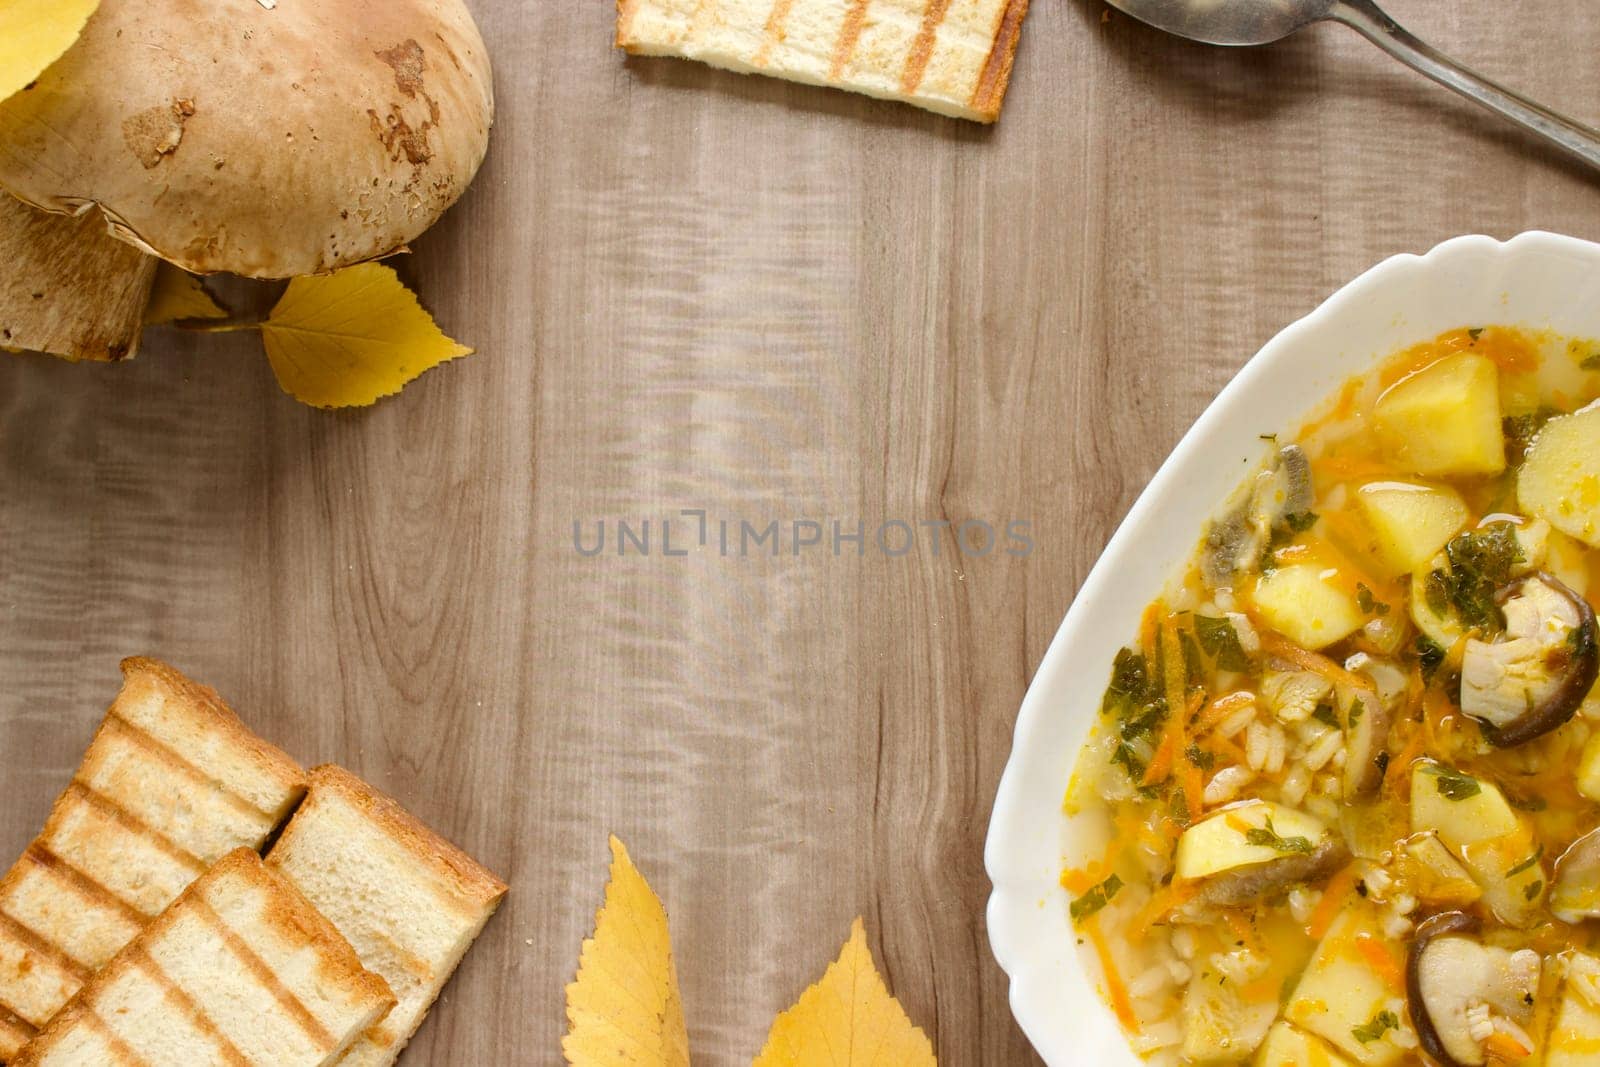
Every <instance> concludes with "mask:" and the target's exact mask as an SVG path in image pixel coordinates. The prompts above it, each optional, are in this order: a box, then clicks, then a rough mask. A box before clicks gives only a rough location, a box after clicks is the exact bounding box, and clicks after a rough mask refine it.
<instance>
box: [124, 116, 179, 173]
mask: <svg viewBox="0 0 1600 1067" xmlns="http://www.w3.org/2000/svg"><path fill="white" fill-rule="evenodd" d="M193 114H194V101H193V100H188V99H184V100H174V101H172V103H170V104H168V105H166V106H165V107H163V106H161V105H159V104H157V105H156V106H155V107H149V108H145V109H144V110H143V111H138V112H135V113H134V114H132V115H129V116H128V117H127V118H125V119H123V120H122V139H123V141H124V142H125V143H126V144H127V146H128V149H129V151H131V152H132V153H133V155H134V158H136V159H137V160H138V161H139V162H140V164H141V165H143V166H144V168H145V169H146V170H149V169H150V168H151V167H154V166H157V165H158V164H160V162H161V161H162V160H163V159H166V158H167V157H168V156H170V155H171V154H172V153H174V152H176V151H177V150H178V145H179V144H181V143H182V142H183V128H184V123H186V122H188V121H189V117H190V116H191V115H193Z"/></svg>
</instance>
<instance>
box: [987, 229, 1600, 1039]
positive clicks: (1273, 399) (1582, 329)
mask: <svg viewBox="0 0 1600 1067" xmlns="http://www.w3.org/2000/svg"><path fill="white" fill-rule="evenodd" d="M1491 323H1493V324H1506V325H1521V326H1529V327H1534V328H1539V327H1547V328H1550V329H1553V330H1555V331H1557V332H1560V333H1565V334H1573V335H1578V336H1583V337H1600V245H1596V244H1591V243H1589V242H1587V241H1579V240H1576V239H1575V238H1571V237H1559V236H1556V235H1554V234H1548V233H1525V234H1522V235H1521V236H1519V237H1516V238H1514V239H1512V240H1510V241H1507V242H1504V243H1502V242H1499V241H1495V240H1493V239H1492V238H1488V237H1458V238H1456V239H1454V240H1451V241H1446V242H1445V243H1444V244H1442V245H1439V246H1438V247H1437V248H1435V249H1434V250H1433V251H1431V252H1429V253H1428V254H1427V255H1425V256H1413V255H1402V256H1395V257H1394V258H1392V259H1388V260H1385V261H1384V262H1382V263H1380V264H1378V265H1377V266H1376V267H1373V268H1372V269H1371V270H1369V271H1367V272H1366V273H1365V274H1363V275H1361V277H1359V278H1357V279H1356V280H1355V281H1353V282H1351V283H1350V284H1349V285H1346V286H1345V287H1344V288H1343V289H1340V290H1339V291H1338V292H1337V293H1335V294H1333V296H1331V297H1329V298H1328V299H1327V300H1326V301H1325V302H1324V303H1323V304H1322V306H1321V307H1319V308H1317V310H1316V311H1314V312H1312V313H1311V314H1310V315H1307V316H1306V317H1305V318H1303V319H1301V320H1300V321H1299V322H1296V323H1295V324H1294V325H1292V326H1290V327H1288V328H1287V329H1285V330H1284V331H1283V332H1282V333H1280V334H1278V336H1276V337H1274V338H1273V339H1272V340H1271V341H1270V342H1268V343H1267V346H1266V347H1265V348H1263V349H1262V350H1261V351H1260V352H1258V353H1257V354H1256V356H1255V358H1254V359H1252V360H1251V361H1250V362H1249V363H1248V364H1247V365H1246V366H1245V368H1244V369H1243V370H1242V371H1240V372H1239V375H1238V376H1237V377H1236V378H1234V380H1233V381H1232V382H1231V383H1230V384H1229V385H1228V387H1227V388H1226V389H1224V390H1223V391H1222V394H1221V395H1220V396H1218V397H1217V399H1216V401H1215V402H1214V403H1213V404H1212V405H1211V407H1210V408H1208V409H1207V410H1206V413H1205V414H1204V415H1202V416H1201V417H1200V420H1199V421H1198V422H1196V423H1195V425H1194V428H1193V429H1191V430H1190V431H1189V433H1188V434H1187V435H1186V436H1185V437H1184V439H1183V440H1182V442H1180V443H1179V445H1178V447H1177V449H1175V450H1174V451H1173V453H1172V455H1171V456H1170V457H1169V458H1168V459H1167V462H1166V463H1165V464H1164V465H1163V466H1162V468H1161V470H1160V471H1159V472H1158V473H1157V474H1156V476H1155V478H1154V479H1152V480H1151V482H1150V485H1149V487H1148V488H1147V489H1146V490H1145V491H1144V494H1143V495H1142V496H1140V497H1139V500H1138V503H1136V504H1135V505H1134V506H1133V510H1132V511H1130V512H1129V513H1128V517H1127V519H1125V520H1124V521H1123V523H1122V527H1121V528H1120V529H1119V530H1118V531H1117V533H1116V536H1115V537H1113V538H1112V539H1111V543H1110V544H1109V545H1108V546H1107V547H1106V550H1105V553H1104V554H1103V555H1102V556H1101V557H1100V562H1099V563H1097V564H1096V565H1095V567H1094V570H1093V571H1091V572H1090V574H1089V577H1088V579H1087V580H1085V582H1084V583H1083V588H1082V589H1081V590H1080V591H1079V593H1078V596H1077V599H1076V600H1075V601H1074V602H1073V604H1072V608H1071V610H1070V611H1068V612H1067V617H1066V619H1065V620H1064V621H1063V622H1062V623H1061V629H1060V630H1058V631H1057V633H1056V637H1055V640H1054V641H1052V642H1051V643H1050V648H1049V649H1048V650H1047V651H1046V652H1045V656H1044V661H1043V662H1042V663H1041V664H1040V665H1039V672H1038V674H1037V675H1035V676H1034V679H1033V684H1032V685H1031V686H1030V687H1029V689H1028V695H1027V698H1026V699H1025V700H1024V701H1023V703H1022V711H1021V713H1020V714H1019V716H1018V719H1017V730H1016V736H1015V738H1014V741H1013V746H1012V751H1011V760H1010V762H1009V763H1007V765H1006V770H1005V775H1004V776H1003V777H1002V778H1001V780H1000V792H999V796H998V797H997V798H996V800H995V806H994V816H993V818H992V819H991V820H990V823H989V840H988V844H987V847H986V849H985V854H984V860H985V864H986V865H987V867H988V869H989V878H990V880H991V881H992V882H993V883H994V891H993V893H992V894H991V895H990V897H989V941H990V944H991V945H992V946H993V948H994V954H995V958H996V959H997V960H999V962H1000V966H1001V967H1002V968H1004V970H1005V971H1006V973H1007V974H1008V975H1010V977H1011V1010H1012V1012H1013V1013H1014V1014H1015V1015H1016V1017H1017V1022H1018V1023H1020V1024H1021V1026H1022V1029H1023V1031H1024V1032H1025V1033H1026V1034H1027V1035H1028V1039H1029V1040H1030V1041H1032V1042H1033V1045H1034V1048H1036V1049H1038V1051H1039V1054H1040V1055H1041V1056H1043V1057H1044V1059H1045V1061H1046V1062H1048V1063H1050V1064H1051V1065H1052V1067H1137V1065H1139V1064H1140V1063H1141V1062H1142V1061H1141V1060H1140V1059H1139V1058H1138V1057H1136V1056H1135V1055H1134V1054H1133V1053H1132V1051H1130V1050H1129V1048H1128V1045H1127V1042H1126V1040H1125V1039H1124V1037H1123V1035H1122V1032H1121V1030H1120V1029H1119V1028H1118V1026H1117V1023H1116V1020H1115V1018H1114V1017H1113V1016H1112V1014H1111V1011H1110V1009H1109V1008H1107V1007H1106V1006H1105V1004H1104V1003H1103V1002H1102V1000H1101V999H1100V996H1099V994H1098V993H1097V992H1096V991H1095V989H1094V987H1093V984H1092V983H1091V981H1090V980H1089V977H1088V975H1087V974H1086V973H1085V971H1084V969H1083V967H1082V965H1081V963H1080V958H1079V956H1078V952H1077V949H1076V947H1075V944H1074V936H1073V932H1072V929H1071V926H1070V923H1069V921H1068V917H1067V904H1068V897H1067V894H1066V892H1065V891H1064V890H1063V889H1062V888H1061V884H1060V876H1061V869H1062V866H1063V860H1064V857H1065V841H1066V835H1067V832H1068V821H1067V817H1066V816H1065V815H1064V814H1063V812H1062V799H1063V797H1064V796H1065V793H1066V787H1067V779H1068V776H1069V775H1070V774H1071V771H1072V766H1073V761H1074V760H1075V759H1076V757H1077V753H1078V749H1079V747H1080V746H1081V745H1082V744H1083V742H1084V739H1085V738H1086V737H1087V736H1088V733H1089V728H1090V726H1091V725H1092V724H1093V722H1094V719H1095V716H1096V712H1097V711H1098V709H1099V706H1100V697H1101V694H1102V692H1103V690H1104V688H1105V684H1106V682H1107V680H1108V679H1109V677H1110V670H1111V661H1112V657H1113V656H1115V654H1116V651H1117V649H1118V648H1121V647H1122V646H1123V645H1124V644H1126V643H1127V642H1128V641H1130V640H1132V639H1133V637H1134V635H1135V634H1136V633H1137V629H1138V621H1139V615H1140V613H1141V612H1142V611H1143V609H1144V607H1145V605H1146V604H1148V603H1149V602H1150V601H1152V600H1154V599H1155V598H1156V597H1157V596H1159V595H1160V594H1161V592H1162V590H1163V589H1164V588H1165V587H1166V585H1167V582H1168V580H1169V579H1170V578H1171V577H1172V575H1173V573H1174V571H1175V570H1176V568H1177V567H1178V566H1179V565H1180V564H1181V563H1183V562H1185V561H1186V560H1187V558H1188V556H1189V553H1190V552H1191V551H1192V550H1193V549H1194V546H1195V545H1196V543H1197V542H1198V540H1199V537H1200V533H1201V528H1202V526H1203V525H1204V523H1205V521H1206V520H1207V519H1208V518H1210V517H1211V516H1212V515H1213V514H1214V513H1215V512H1216V510H1217V509H1218V508H1219V507H1220V506H1221V505H1222V503H1223V501H1224V499H1225V498H1226V497H1227V495H1228V494H1229V493H1230V492H1231V491H1232V490H1233V489H1234V488H1235V486H1237V485H1238V483H1239V482H1240V480H1241V479H1242V478H1243V477H1244V475H1245V474H1246V473H1247V472H1248V470H1249V468H1250V467H1251V466H1252V465H1253V464H1256V463H1259V462H1260V460H1261V459H1262V457H1263V455H1264V453H1263V451H1262V448H1263V446H1262V443H1261V440H1260V436H1259V435H1261V434H1264V433H1278V432H1285V431H1291V430H1293V429H1295V428H1296V427H1297V426H1298V424H1299V423H1300V422H1301V421H1302V420H1303V419H1304V417H1305V416H1307V415H1309V414H1310V413H1311V412H1312V410H1313V409H1314V408H1316V407H1317V406H1318V405H1320V404H1321V403H1322V402H1323V401H1324V400H1326V399H1327V398H1328V397H1329V395H1330V394H1331V393H1332V392H1333V390H1334V389H1336V388H1337V387H1338V386H1339V385H1340V384H1341V383H1342V382H1343V381H1344V380H1345V379H1347V378H1349V377H1350V376H1352V375H1355V374H1359V373H1362V372H1364V371H1366V370H1368V369H1369V368H1370V367H1371V366H1372V365H1373V364H1374V362H1375V361H1377V360H1379V359H1381V358H1382V357H1384V356H1385V355H1388V354H1389V353H1391V352H1393V351H1395V350H1396V349H1399V348H1402V347H1405V346H1407V345H1411V344H1414V343H1416V342H1418V341H1425V340H1428V339H1429V338H1432V337H1434V336H1436V335H1438V334H1439V333H1442V332H1443V331H1445V330H1448V329H1453V328H1456V327H1461V326H1472V325H1479V324H1491Z"/></svg>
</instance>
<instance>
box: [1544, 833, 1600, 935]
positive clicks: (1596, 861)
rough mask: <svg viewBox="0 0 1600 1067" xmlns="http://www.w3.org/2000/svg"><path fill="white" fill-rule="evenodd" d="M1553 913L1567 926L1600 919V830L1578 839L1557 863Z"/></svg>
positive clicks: (1552, 903)
mask: <svg viewBox="0 0 1600 1067" xmlns="http://www.w3.org/2000/svg"><path fill="white" fill-rule="evenodd" d="M1550 912H1551V914H1553V915H1554V916H1555V917H1556V918H1558V919H1560V920H1561V921H1562V922H1564V923H1580V922H1583V921H1584V920H1585V919H1600V830H1592V831H1590V832H1589V833H1587V834H1584V835H1583V836H1582V837H1580V838H1578V840H1576V841H1574V842H1573V843H1572V845H1571V847H1569V848H1568V849H1567V851H1566V852H1564V853H1562V854H1561V858H1560V859H1559V860H1557V861H1556V877H1555V882H1554V883H1553V884H1552V885H1551V887H1550Z"/></svg>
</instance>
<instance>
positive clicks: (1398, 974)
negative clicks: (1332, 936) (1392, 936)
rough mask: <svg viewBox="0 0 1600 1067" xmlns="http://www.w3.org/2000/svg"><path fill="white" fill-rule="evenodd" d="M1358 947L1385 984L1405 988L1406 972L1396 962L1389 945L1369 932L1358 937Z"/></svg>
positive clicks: (1395, 987) (1394, 987) (1390, 986)
mask: <svg viewBox="0 0 1600 1067" xmlns="http://www.w3.org/2000/svg"><path fill="white" fill-rule="evenodd" d="M1356 949H1357V951H1359V952H1360V953H1361V956H1362V958H1363V959H1365V960H1366V961H1367V963H1368V964H1369V965H1371V967H1372V969H1373V971H1374V972H1376V973H1377V975H1378V977H1380V978H1382V979H1383V981H1384V984H1385V985H1387V986H1388V987H1389V988H1390V989H1401V988H1404V986H1405V983H1406V976H1405V972H1404V971H1402V970H1401V969H1400V965H1399V964H1398V963H1396V962H1395V958H1394V956H1393V955H1392V954H1391V953H1390V952H1389V946H1387V945H1385V944H1384V943H1383V942H1382V941H1379V940H1378V939H1377V938H1375V937H1372V936H1371V935H1369V934H1361V935H1359V936H1358V937H1357V938H1356Z"/></svg>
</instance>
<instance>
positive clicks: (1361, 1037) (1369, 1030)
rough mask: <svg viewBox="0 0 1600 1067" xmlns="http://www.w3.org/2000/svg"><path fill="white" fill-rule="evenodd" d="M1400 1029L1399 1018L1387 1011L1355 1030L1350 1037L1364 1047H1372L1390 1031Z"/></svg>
mask: <svg viewBox="0 0 1600 1067" xmlns="http://www.w3.org/2000/svg"><path fill="white" fill-rule="evenodd" d="M1398 1029H1400V1019H1399V1017H1398V1016H1396V1015H1395V1013H1394V1012H1392V1011H1388V1010H1385V1011H1380V1012H1379V1013H1378V1014H1376V1015H1374V1016H1373V1017H1372V1018H1371V1019H1368V1020H1367V1021H1366V1022H1365V1023H1362V1024H1361V1025H1360V1026H1357V1027H1355V1028H1353V1029H1352V1030H1351V1031H1350V1036H1352V1037H1354V1038H1355V1039H1356V1040H1357V1041H1359V1042H1361V1043H1362V1044H1363V1045H1370V1044H1372V1042H1374V1041H1379V1040H1382V1038H1383V1035H1384V1034H1386V1033H1388V1032H1389V1031H1390V1030H1398Z"/></svg>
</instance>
